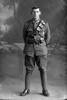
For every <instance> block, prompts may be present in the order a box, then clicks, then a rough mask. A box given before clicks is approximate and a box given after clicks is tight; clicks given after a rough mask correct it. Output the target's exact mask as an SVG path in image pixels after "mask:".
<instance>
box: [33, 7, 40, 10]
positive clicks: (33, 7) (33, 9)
mask: <svg viewBox="0 0 67 100" xmlns="http://www.w3.org/2000/svg"><path fill="white" fill-rule="evenodd" d="M34 9H39V10H40V8H39V7H37V6H34V7H32V10H34Z"/></svg>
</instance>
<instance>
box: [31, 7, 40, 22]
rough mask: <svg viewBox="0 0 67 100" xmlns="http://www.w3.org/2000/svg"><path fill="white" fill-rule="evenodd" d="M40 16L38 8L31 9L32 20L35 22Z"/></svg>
mask: <svg viewBox="0 0 67 100" xmlns="http://www.w3.org/2000/svg"><path fill="white" fill-rule="evenodd" d="M40 15H41V12H40V10H39V8H37V9H33V11H32V16H33V18H35V19H36V20H37V19H39V18H40Z"/></svg>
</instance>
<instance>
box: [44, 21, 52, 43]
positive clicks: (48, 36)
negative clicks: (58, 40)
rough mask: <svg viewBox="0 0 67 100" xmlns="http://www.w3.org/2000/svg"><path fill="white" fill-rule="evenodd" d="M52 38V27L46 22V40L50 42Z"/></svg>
mask: <svg viewBox="0 0 67 100" xmlns="http://www.w3.org/2000/svg"><path fill="white" fill-rule="evenodd" d="M50 38H51V36H50V28H49V24H48V23H46V34H45V41H46V44H48V43H49V41H50Z"/></svg>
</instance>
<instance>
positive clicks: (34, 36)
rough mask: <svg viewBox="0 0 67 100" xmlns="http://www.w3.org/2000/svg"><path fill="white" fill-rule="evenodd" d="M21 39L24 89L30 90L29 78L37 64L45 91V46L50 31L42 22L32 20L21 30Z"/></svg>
mask: <svg viewBox="0 0 67 100" xmlns="http://www.w3.org/2000/svg"><path fill="white" fill-rule="evenodd" d="M23 39H24V42H25V47H24V51H23V52H24V54H25V66H26V75H25V89H29V88H30V77H31V74H32V72H33V70H34V68H35V63H36V64H37V66H38V68H39V71H40V76H41V84H42V89H43V90H45V89H46V66H47V53H48V51H47V44H48V42H49V40H50V29H49V25H48V23H45V22H44V21H43V20H41V19H40V20H39V21H37V22H35V20H34V19H31V20H29V21H27V22H26V23H25V25H24V28H23Z"/></svg>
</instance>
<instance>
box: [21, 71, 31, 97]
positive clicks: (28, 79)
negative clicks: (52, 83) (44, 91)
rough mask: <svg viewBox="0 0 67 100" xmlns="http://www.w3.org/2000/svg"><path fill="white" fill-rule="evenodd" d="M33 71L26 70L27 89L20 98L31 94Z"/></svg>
mask: <svg viewBox="0 0 67 100" xmlns="http://www.w3.org/2000/svg"><path fill="white" fill-rule="evenodd" d="M31 74H32V72H31V71H28V70H26V75H25V89H24V91H23V92H21V93H20V96H25V95H27V94H29V93H30V78H31Z"/></svg>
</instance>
